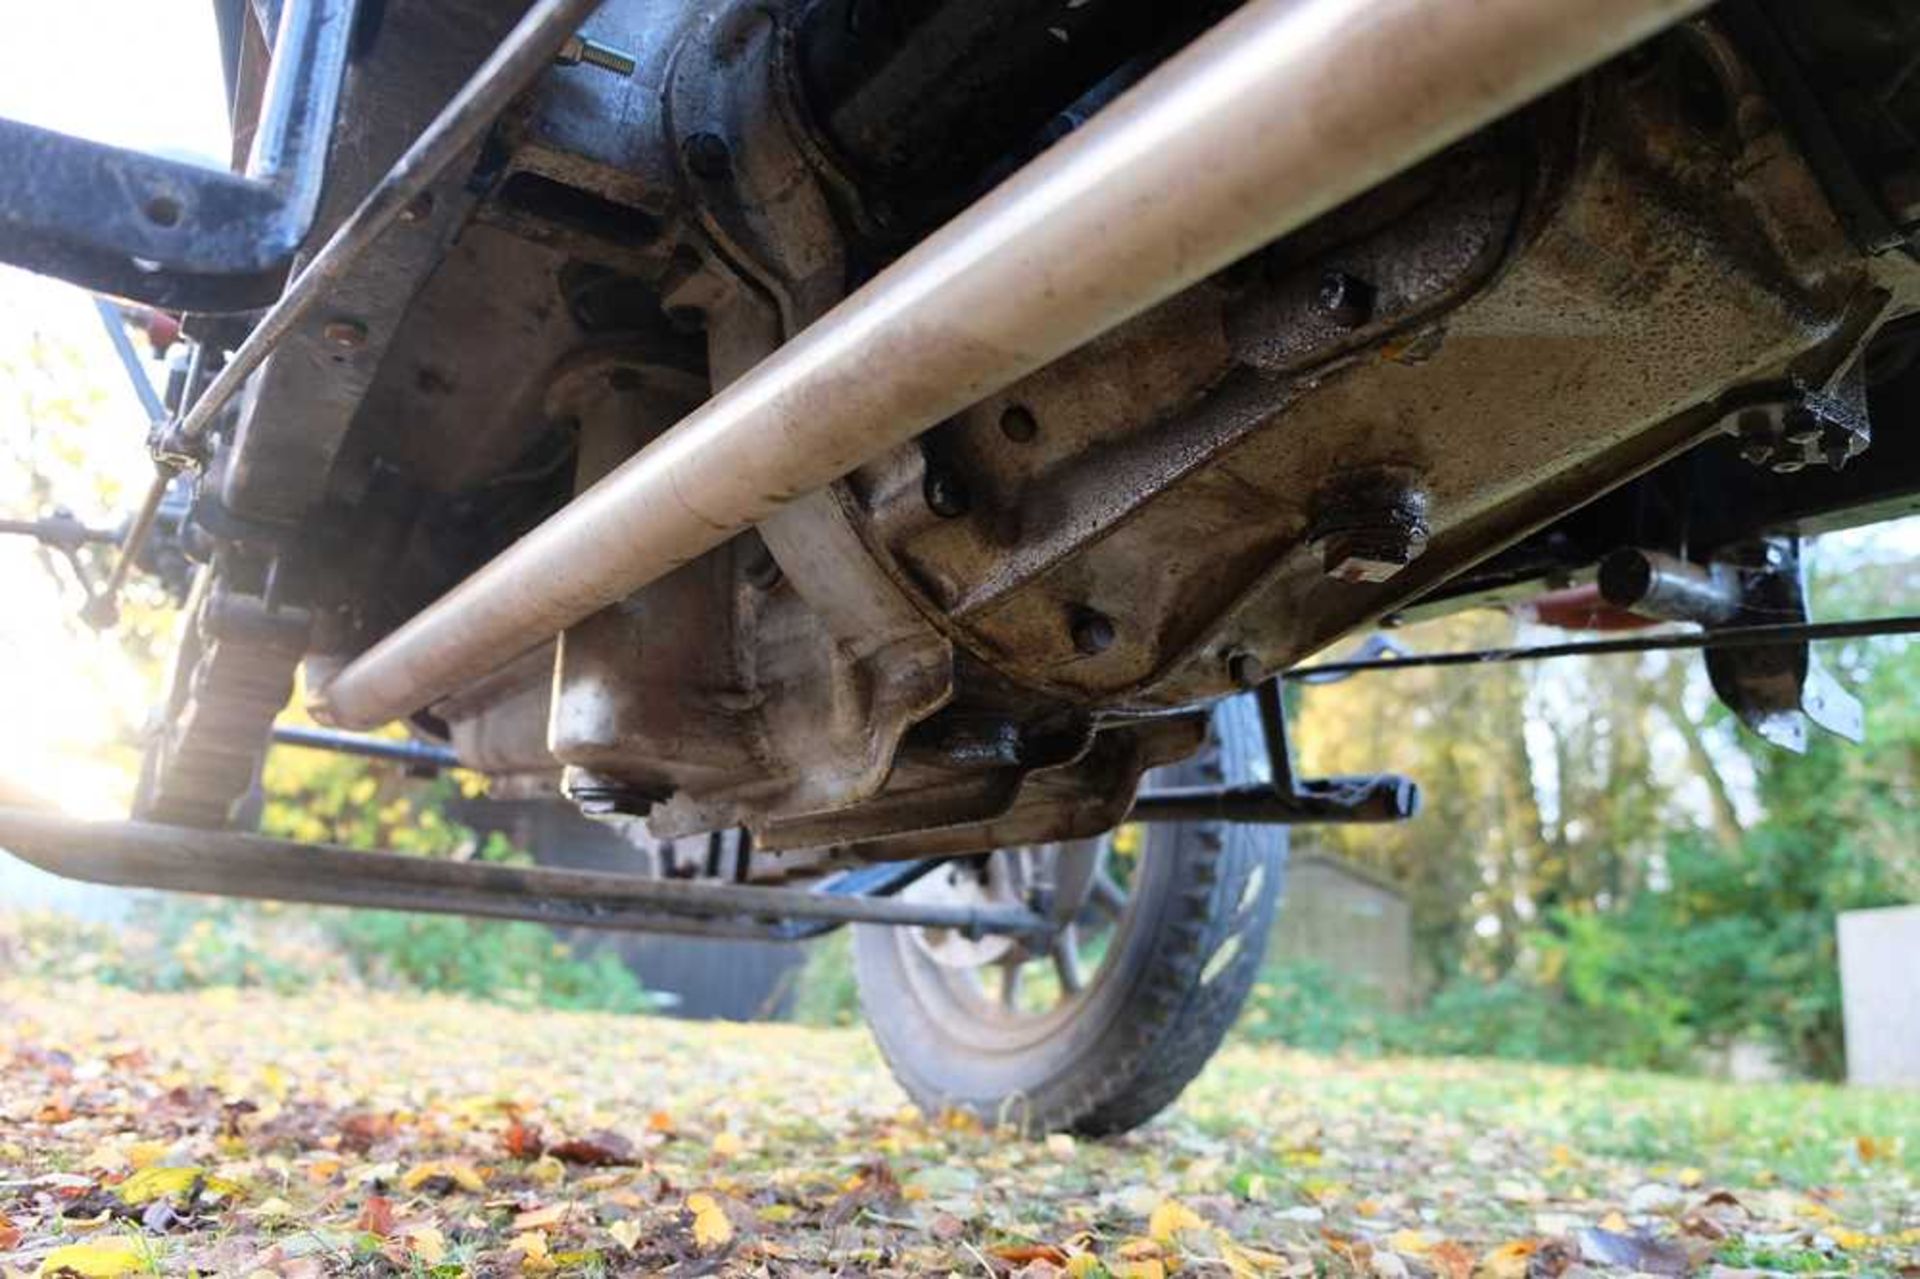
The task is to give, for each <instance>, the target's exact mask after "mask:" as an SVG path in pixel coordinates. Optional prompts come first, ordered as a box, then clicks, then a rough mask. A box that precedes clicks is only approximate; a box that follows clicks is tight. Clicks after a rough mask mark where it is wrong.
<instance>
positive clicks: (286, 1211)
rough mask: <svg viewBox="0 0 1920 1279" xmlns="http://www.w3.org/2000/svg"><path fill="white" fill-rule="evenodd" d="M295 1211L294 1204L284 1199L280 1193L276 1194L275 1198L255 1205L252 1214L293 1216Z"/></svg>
mask: <svg viewBox="0 0 1920 1279" xmlns="http://www.w3.org/2000/svg"><path fill="white" fill-rule="evenodd" d="M293 1211H294V1209H293V1205H292V1204H290V1203H288V1202H287V1201H286V1200H284V1199H282V1198H281V1197H280V1196H279V1195H275V1196H274V1197H273V1198H271V1199H268V1200H265V1201H263V1202H261V1203H259V1204H257V1205H255V1206H254V1208H253V1209H252V1214H253V1215H254V1216H256V1217H291V1216H293Z"/></svg>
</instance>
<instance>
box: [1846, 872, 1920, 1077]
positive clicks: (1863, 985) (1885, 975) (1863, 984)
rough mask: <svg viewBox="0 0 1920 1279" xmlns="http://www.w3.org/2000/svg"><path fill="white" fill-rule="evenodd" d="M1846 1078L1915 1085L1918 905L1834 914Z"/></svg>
mask: <svg viewBox="0 0 1920 1279" xmlns="http://www.w3.org/2000/svg"><path fill="white" fill-rule="evenodd" d="M1839 924H1840V999H1841V1005H1842V1008H1843V1010H1844V1012H1845V1015H1846V1021H1847V1080H1848V1082H1849V1083H1856V1084H1906V1085H1909V1086H1916V1087H1920V906H1888V907H1885V908H1882V909H1880V910H1850V911H1847V912H1846V913H1844V914H1842V915H1841V916H1840V920H1839Z"/></svg>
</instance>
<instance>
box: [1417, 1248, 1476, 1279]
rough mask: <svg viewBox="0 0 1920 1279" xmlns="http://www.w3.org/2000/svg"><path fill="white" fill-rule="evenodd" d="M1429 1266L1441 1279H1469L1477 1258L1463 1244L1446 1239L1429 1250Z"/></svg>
mask: <svg viewBox="0 0 1920 1279" xmlns="http://www.w3.org/2000/svg"><path fill="white" fill-rule="evenodd" d="M1427 1264H1428V1266H1432V1267H1434V1273H1438V1275H1440V1279H1467V1277H1469V1275H1471V1273H1473V1264H1475V1256H1473V1252H1469V1250H1467V1246H1465V1244H1461V1243H1453V1241H1452V1239H1444V1241H1440V1243H1436V1244H1434V1246H1432V1248H1428V1250H1427Z"/></svg>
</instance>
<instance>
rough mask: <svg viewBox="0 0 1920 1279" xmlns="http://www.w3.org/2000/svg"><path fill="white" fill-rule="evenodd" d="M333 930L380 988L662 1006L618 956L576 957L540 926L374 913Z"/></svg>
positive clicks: (622, 1008)
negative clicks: (390, 987)
mask: <svg viewBox="0 0 1920 1279" xmlns="http://www.w3.org/2000/svg"><path fill="white" fill-rule="evenodd" d="M329 931H330V933H331V934H332V936H333V937H334V938H336V939H337V940H338V941H339V943H340V944H341V946H342V947H343V949H344V950H345V951H346V953H347V955H348V956H350V957H351V959H352V961H353V964H354V967H355V970H356V972H357V974H358V975H359V976H360V977H361V978H362V979H363V980H365V981H367V982H369V983H370V984H374V985H379V986H400V987H405V988H408V989H412V990H434V991H446V992H450V993H453V994H459V995H466V996H469V997H472V998H475V999H488V1000H494V1001H496V1002H499V1003H506V1004H514V1005H521V1006H538V1007H543V1008H563V1009H579V1010H590V1011H598V1012H620V1013H632V1012H645V1011H647V1010H648V1009H650V1008H653V1007H654V1006H655V1004H656V1001H655V1000H654V999H653V998H652V997H651V996H649V995H648V994H647V992H646V989H645V988H644V987H643V986H642V985H641V984H640V979H639V978H638V977H635V976H634V975H633V973H632V972H631V971H629V970H628V969H627V967H626V965H624V964H623V963H621V962H620V957H619V956H618V955H617V954H616V953H614V951H612V950H611V949H602V948H599V947H595V948H593V949H592V950H591V952H590V953H588V954H586V955H581V954H578V953H576V952H575V950H574V948H573V947H572V946H570V945H569V944H567V943H566V942H563V941H561V940H560V939H558V938H557V937H555V936H554V934H553V933H552V932H551V931H550V930H548V929H546V928H543V927H541V926H540V925H539V924H529V923H517V922H516V923H505V922H499V921H493V920H474V919H462V918H458V917H455V916H448V915H403V914H397V913H395V912H392V911H384V910H375V911H354V912H350V913H346V914H342V915H339V916H338V917H336V918H335V919H334V920H333V921H332V922H331V926H330V929H329Z"/></svg>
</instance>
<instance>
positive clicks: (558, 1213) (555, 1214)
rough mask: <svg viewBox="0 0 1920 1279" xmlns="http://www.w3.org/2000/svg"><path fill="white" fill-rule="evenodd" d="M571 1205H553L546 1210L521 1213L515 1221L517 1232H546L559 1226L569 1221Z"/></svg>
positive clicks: (514, 1226)
mask: <svg viewBox="0 0 1920 1279" xmlns="http://www.w3.org/2000/svg"><path fill="white" fill-rule="evenodd" d="M571 1208H572V1205H571V1204H551V1205H549V1206H547V1207H545V1208H534V1209H531V1210H530V1211H527V1212H523V1213H520V1214H519V1215H518V1216H516V1217H515V1218H514V1219H513V1228H514V1229H515V1230H545V1229H547V1228H548V1227H550V1226H557V1225H559V1224H560V1223H561V1222H563V1221H565V1220H566V1219H567V1213H568V1212H569V1211H570V1210H571Z"/></svg>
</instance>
